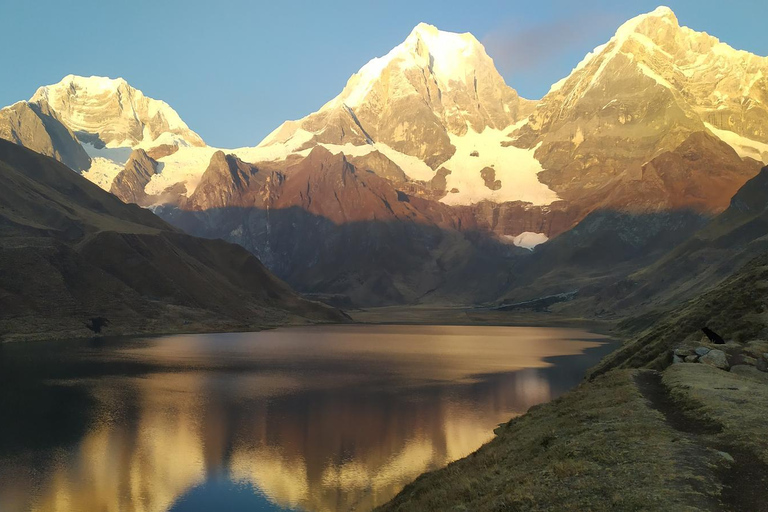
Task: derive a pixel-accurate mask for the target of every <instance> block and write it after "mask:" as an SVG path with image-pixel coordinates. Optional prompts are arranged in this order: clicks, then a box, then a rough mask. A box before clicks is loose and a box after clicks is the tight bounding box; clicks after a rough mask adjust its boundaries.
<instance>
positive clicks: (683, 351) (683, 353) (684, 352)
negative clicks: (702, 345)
mask: <svg viewBox="0 0 768 512" xmlns="http://www.w3.org/2000/svg"><path fill="white" fill-rule="evenodd" d="M675 355H676V356H680V357H688V356H691V355H693V350H691V349H690V348H676V349H675Z"/></svg>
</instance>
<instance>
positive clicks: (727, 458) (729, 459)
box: [717, 452, 736, 464]
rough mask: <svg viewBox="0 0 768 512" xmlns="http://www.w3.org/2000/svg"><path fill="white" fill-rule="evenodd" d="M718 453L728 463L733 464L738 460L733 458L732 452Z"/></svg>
mask: <svg viewBox="0 0 768 512" xmlns="http://www.w3.org/2000/svg"><path fill="white" fill-rule="evenodd" d="M717 454H718V455H719V456H720V457H721V458H722V459H723V460H724V461H725V462H727V463H728V464H733V463H734V462H736V461H735V460H734V458H733V455H731V454H730V453H728V452H717Z"/></svg>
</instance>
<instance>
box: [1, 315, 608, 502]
mask: <svg viewBox="0 0 768 512" xmlns="http://www.w3.org/2000/svg"><path fill="white" fill-rule="evenodd" d="M613 348H615V344H613V343H611V342H609V340H608V339H606V338H604V337H602V336H599V335H595V334H591V333H588V332H585V331H582V330H576V329H563V328H542V327H535V328H534V327H485V326H483V327H480V326H328V327H310V328H286V329H277V330H274V331H264V332H258V333H244V334H209V335H177V336H166V337H154V338H133V339H109V338H100V339H94V340H89V341H62V342H50V343H48V342H46V343H28V344H6V345H0V510H2V511H3V512H16V511H28V510H33V511H37V510H40V511H49V510H50V511H77V512H88V511H110V512H111V511H134V510H135V511H147V512H153V511H158V512H160V511H169V510H171V511H209V510H228V511H237V510H247V511H259V510H264V511H273V510H306V511H337V510H358V511H360V510H370V509H371V508H372V507H374V506H376V505H378V504H381V503H383V502H386V501H387V500H388V499H389V498H391V497H392V496H394V495H395V494H396V493H397V492H398V491H399V490H400V489H402V487H403V486H404V485H405V484H407V483H408V482H410V481H412V480H413V479H414V478H415V477H417V476H418V475H419V474H421V473H423V472H424V471H428V470H430V469H435V468H439V467H441V466H444V465H445V464H447V463H448V462H450V461H452V460H455V459H457V458H460V457H463V456H465V455H468V454H469V453H471V452H473V451H474V450H476V449H477V448H478V447H480V446H481V445H482V444H483V443H485V442H487V441H488V440H490V439H491V438H492V437H493V429H494V428H495V427H496V426H497V425H498V424H499V423H502V422H505V421H507V420H509V419H510V418H511V417H513V416H516V415H519V414H522V413H524V412H525V411H526V410H527V409H528V408H529V407H531V406H532V405H535V404H538V403H541V402H546V401H549V400H552V399H553V398H556V397H557V396H559V395H560V394H562V393H564V392H565V391H567V390H568V389H570V388H572V387H573V386H575V385H576V384H577V383H578V382H579V381H580V380H581V378H582V377H583V375H584V373H585V371H586V369H587V368H589V367H590V366H592V365H594V364H595V363H596V362H597V361H598V360H599V359H600V358H601V357H603V356H604V355H605V354H607V353H608V352H610V351H611V350H612V349H613Z"/></svg>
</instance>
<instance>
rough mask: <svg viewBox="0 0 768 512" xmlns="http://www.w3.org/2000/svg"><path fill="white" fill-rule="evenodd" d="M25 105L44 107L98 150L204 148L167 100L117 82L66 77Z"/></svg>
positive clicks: (46, 88) (98, 78)
mask: <svg viewBox="0 0 768 512" xmlns="http://www.w3.org/2000/svg"><path fill="white" fill-rule="evenodd" d="M29 103H33V104H36V105H40V106H41V107H42V106H46V107H47V108H48V109H50V111H52V112H54V113H55V115H56V117H57V118H58V119H59V120H60V121H61V122H62V123H64V125H66V126H67V127H68V128H69V129H70V130H72V131H74V132H75V133H76V134H78V136H79V137H80V138H82V139H83V142H86V143H91V144H92V145H93V146H95V147H96V148H97V149H99V148H101V147H104V146H106V147H107V148H119V147H131V148H136V147H143V148H145V149H149V148H150V147H154V146H159V145H160V144H177V145H178V144H182V145H189V146H204V145H205V143H204V142H203V139H201V138H200V136H199V135H197V134H196V133H195V132H193V131H192V130H190V129H189V127H188V126H187V125H186V123H185V122H184V121H182V120H181V118H180V117H179V115H178V114H177V113H176V111H175V110H173V109H172V108H171V107H170V106H169V105H168V104H167V103H166V102H164V101H160V100H156V99H152V98H149V97H147V96H144V93H142V92H141V91H140V90H138V89H135V88H133V87H131V86H130V85H129V84H128V83H127V82H126V81H125V80H123V79H122V78H117V79H110V78H104V77H98V76H91V77H82V76H75V75H68V76H66V77H64V78H63V79H62V80H61V81H60V82H59V83H57V84H54V85H46V86H43V87H40V88H39V89H38V90H37V92H35V94H34V95H33V96H32V98H31V99H30V100H29Z"/></svg>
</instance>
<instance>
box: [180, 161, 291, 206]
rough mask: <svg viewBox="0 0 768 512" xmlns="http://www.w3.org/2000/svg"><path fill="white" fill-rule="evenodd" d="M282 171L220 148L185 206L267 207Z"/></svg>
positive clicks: (279, 181)
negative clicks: (272, 169) (247, 161)
mask: <svg viewBox="0 0 768 512" xmlns="http://www.w3.org/2000/svg"><path fill="white" fill-rule="evenodd" d="M282 181H283V175H282V174H281V173H279V172H274V171H269V170H266V169H259V168H258V167H256V166H255V165H251V164H248V163H245V162H243V161H242V160H240V159H239V158H237V157H236V156H234V155H226V154H224V152H223V151H217V152H216V153H214V155H213V156H212V157H211V161H210V163H209V164H208V168H207V169H206V170H205V173H203V177H202V178H201V179H200V184H199V185H198V186H197V188H196V189H195V192H194V193H193V194H192V195H191V196H190V197H189V199H188V200H187V201H185V202H184V206H183V207H184V208H187V209H193V210H200V211H206V210H215V209H225V208H238V207H249V208H250V207H252V208H267V207H269V204H270V201H271V200H272V199H273V197H272V191H273V190H274V189H275V188H277V187H279V186H280V184H281V183H282Z"/></svg>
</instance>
